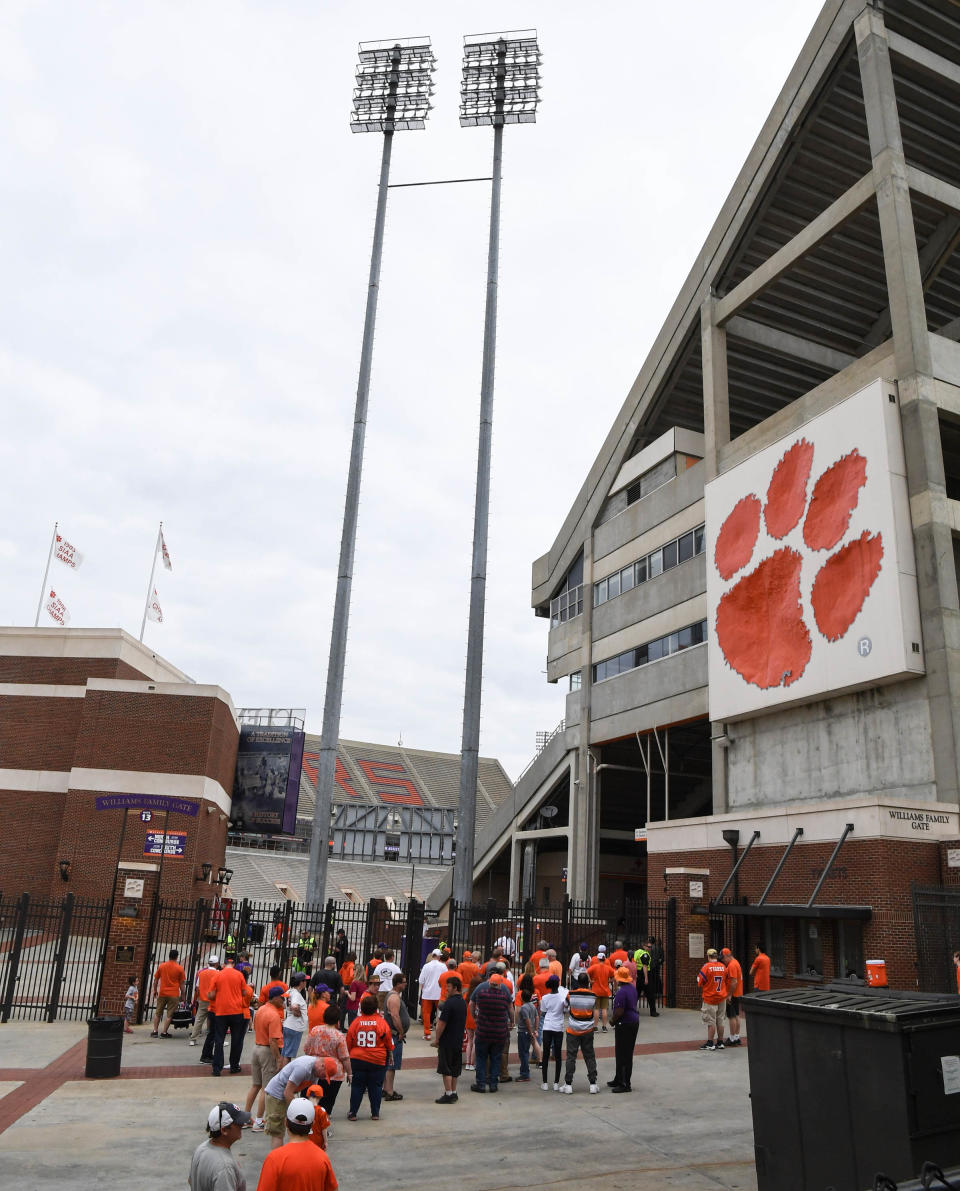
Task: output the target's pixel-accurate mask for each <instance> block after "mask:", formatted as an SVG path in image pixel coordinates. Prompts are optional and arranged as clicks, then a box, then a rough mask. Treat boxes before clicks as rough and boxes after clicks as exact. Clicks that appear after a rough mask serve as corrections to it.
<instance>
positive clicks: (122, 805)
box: [97, 794, 200, 818]
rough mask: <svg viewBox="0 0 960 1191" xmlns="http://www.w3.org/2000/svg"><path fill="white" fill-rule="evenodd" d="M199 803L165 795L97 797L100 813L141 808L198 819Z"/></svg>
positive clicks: (112, 795) (107, 795) (103, 795)
mask: <svg viewBox="0 0 960 1191" xmlns="http://www.w3.org/2000/svg"><path fill="white" fill-rule="evenodd" d="M199 806H200V803H199V802H194V801H193V799H190V798H168V797H166V795H163V794H101V795H98V796H97V810H98V811H119V810H126V809H127V808H128V807H139V808H140V809H141V810H147V811H171V812H172V813H173V814H175V815H192V816H193V817H194V818H196V814H197V810H198V808H199Z"/></svg>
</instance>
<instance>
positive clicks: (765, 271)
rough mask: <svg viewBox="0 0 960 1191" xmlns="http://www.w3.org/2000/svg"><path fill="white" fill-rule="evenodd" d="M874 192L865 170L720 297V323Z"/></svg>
mask: <svg viewBox="0 0 960 1191" xmlns="http://www.w3.org/2000/svg"><path fill="white" fill-rule="evenodd" d="M874 192H875V183H874V179H873V175H872V174H865V175H864V176H863V177H862V178H861V179H860V180H859V182H854V184H853V185H852V186H851V187H850V189H849V190H847V191H845V192H844V193H843V194H841V195H840V197H839V198H838V199H837V200H836V201H835V202H833V203H831V204H830V206H829V207H827V209H826V210H825V211H821V213H820V214H819V215H818V216H817V217H816V219H814V220H813V221H812V223H808V224H807V226H806V227H805V228H804V229H803V231H801V232H798V233H797V234H796V235H795V236H794V237H793V239H792V240H790V241H789V242H788V243H786V244H784V246H783V247H782V248H780V249H778V250H777V251H776V252H775V253H774V254H773V256H771V257H769V258H768V259H767V260H765V261H764V262H763V264H762V265H760V266H759V267H758V268H756V269H754V271H753V272H752V273H751V274H750V276H749V277H745V278H744V279H743V281H741V282H740V284H739V285H738V286H736V288H735V289H732V290H731V291H730V293H729V294H727V295H726V296H725V297H723V298H719V299H718V300H717V304H716V311H715V317H716V321H717V323H718V324H719V325H720V326H723V324H724V323H726V322H727V321H728V320H729V319H730V318H732V317H733V315H734V314H736V312H737V311H738V310H739V309H740V308H741V307H743V306H746V305H747V303H748V302H752V301H753V299H754V298H755V297H757V295H758V294H760V293H762V292H763V290H765V289H766V288H767V286H769V285H772V284H773V283H774V282H775V281H776V280H777V279H778V278H780V277H782V276H783V274H784V273H786V272H787V270H788V269H791V268H792V267H793V266H794V265H795V264H796V263H797V262H798V261H800V260H802V259H803V258H804V257H805V256H806V255H807V254H808V253H810V252H812V251H813V250H814V248H816V247H817V245H818V244H820V243H822V242H823V241H824V240H825V239H826V238H827V237H828V236H830V235H832V234H833V233H834V232H835V231H836V230H837V228H838V227H841V226H842V225H843V224H844V223H846V222H847V220H848V219H850V218H851V217H852V216H854V215H856V214H857V212H858V211H860V210H861V209H862V208H863V207H865V206H866V205H867V203H869V202H871V201H872V200H873V197H874Z"/></svg>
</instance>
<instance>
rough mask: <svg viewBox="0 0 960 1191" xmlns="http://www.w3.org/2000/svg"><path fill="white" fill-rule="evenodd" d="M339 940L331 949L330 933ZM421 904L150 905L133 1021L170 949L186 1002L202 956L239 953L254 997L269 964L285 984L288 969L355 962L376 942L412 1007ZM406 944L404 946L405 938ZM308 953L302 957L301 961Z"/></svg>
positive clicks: (147, 1002)
mask: <svg viewBox="0 0 960 1191" xmlns="http://www.w3.org/2000/svg"><path fill="white" fill-rule="evenodd" d="M341 930H342V931H343V933H344V937H343V939H342V940H340V946H339V947H338V932H339V931H341ZM422 935H423V903H422V902H419V901H411V902H388V901H385V900H377V899H374V900H372V901H370V902H367V903H363V904H356V903H354V902H349V901H334V900H333V899H332V898H331V899H330V900H329V901H327V902H313V903H307V902H290V901H288V902H283V903H277V902H272V901H271V902H254V901H248V900H246V899H244V900H243V901H236V900H232V901H231V900H230V899H227V898H224V899H217V900H215V901H213V902H205V901H203V900H198V901H196V902H164V901H158V902H157V903H156V906H155V908H154V912H153V917H152V919H151V922H150V930H149V936H148V939H147V947H146V952H145V958H144V964H143V973H142V979H141V981H140V989H141V994H140V1005H141V1009H140V1013H141V1020H148V1019H149V1018H150V1017H151V1016H152V1014H153V1012H154V1008H155V1005H156V998H155V996H154V991H153V976H154V973H155V972H156V970H157V965H158V964H160V963H162V962H163V960H165V959H167V958H168V956H169V954H170V952H171V951H172V950H175V951H176V952H177V958H178V961H179V963H180V964H181V965H182V966H183V969H184V971H185V972H186V976H187V982H186V990H187V1001H188V1002H189V1001H190V1000H191V999H192V996H193V989H194V987H195V983H196V976H197V973H198V972H199V971H200V969H201V968H202V967H204V965H205V964H206V963H207V960H208V958H209V956H211V955H213V954H217V955H219V956H220V957H221V959H222V958H223V956H224V954H225V953H226V952H228V951H229V952H231V953H240V952H247V953H248V954H249V957H250V964H251V966H252V968H253V974H252V976H251V984H252V986H253V989H254V992H258V991H259V990H260V989H261V988H263V986H264V985H266V984H268V983H269V977H270V970H271V968H272V967H277V968H279V969H280V975H281V978H283V979H287V978H288V974H289V972H290V971H291V970H292V968H293V967H294V965H295V964H296V965H299V966H302V967H304V968H305V969H308V970H309V971H310V972H316V971H317V970H318V969H319V968H320V967H321V966H322V964H323V961H324V958H325V957H326V956H328V955H333V956H334V957H335V958H336V959H337V967H339V966H340V962H341V956H342V955H343V954H345V953H346V954H350V953H353V954H355V955H356V956H357V962H358V963H360V964H361V965H362V964H363V963H364V962H365V961H366V960H367V959H368V958H369V957H370V955H371V954H372V952H373V948H374V947H375V946H376V945H377V943H378V942H384V943H386V944H387V946H388V947H392V948H393V949H394V950H395V951H396V952H397V954H398V956H400V957H401V959H400V966H401V968H402V970H403V972H404V973H405V975H406V976H407V982H408V985H407V987H408V993H407V996H408V1000H409V1001H410V1003H411V1004H412V1005H416V996H417V987H416V979H417V976H418V975H419V974H420V941H421V937H422ZM408 939H409V940H410V941H411V943H412V945H411V946H407V940H408ZM307 955H309V957H310V958H309V959H307V958H306V957H307Z"/></svg>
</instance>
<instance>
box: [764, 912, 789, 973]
mask: <svg viewBox="0 0 960 1191" xmlns="http://www.w3.org/2000/svg"><path fill="white" fill-rule="evenodd" d="M765 935H766V952H767V955H769V956H770V975H771V976H784V975H786V971H787V943H786V937H785V932H784V929H783V919H782V918H768V919H767V921H766V930H765Z"/></svg>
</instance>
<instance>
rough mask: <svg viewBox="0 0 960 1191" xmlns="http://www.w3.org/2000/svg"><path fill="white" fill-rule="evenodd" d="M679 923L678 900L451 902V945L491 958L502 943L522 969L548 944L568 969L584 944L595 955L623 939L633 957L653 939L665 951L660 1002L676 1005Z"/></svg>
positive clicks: (659, 994)
mask: <svg viewBox="0 0 960 1191" xmlns="http://www.w3.org/2000/svg"><path fill="white" fill-rule="evenodd" d="M676 922H677V904H676V899H675V898H669V899H668V900H667V901H663V902H641V901H635V902H630V903H628V904H627V906H626V907H624V905H623V904H622V903H619V902H618V903H616V904H611V905H590V904H589V903H587V902H576V901H571V899H570V898H568V897H566V898H564V899H563V901H562V902H556V903H551V904H547V905H535V904H534V902H533V901H532V900H528V901H526V902H523V903H521V904H520V905H516V906H503V905H498V904H497V903H496V902H494V901H488V902H486V903H485V904H483V905H471V906H468V905H460V904H459V903H457V902H455V901H454V902H451V903H450V931H449V934H450V946H451V947H452V949H453V951H454V953H455V954H457V955H459V954H461V953H462V952H463V950H464V949H466V948H469V950H471V951H473V952H479V953H481V954H482V955H484V956H488V955H489V954H490V952H491V951H492V950H493V948H494V947H495V946H496V945H497V944H498V943H499V944H501V945H502V946H503V947H504V950H505V951H506V953H507V954H508V955H510V954H512V955H513V956H514V962H515V963H519V964H520V965H521V966H522V965H523V964H524V963H525V962H526V960H527V957H528V956H529V955H532V954H533V952H534V951H535V950H536V948H537V944H538V943H539V942H540V941H545V942H548V943H549V944H550V945H551V946H552V947H553V948H554V949H555V950H556V952H557V957H558V959H559V960H560V962H561V963H562V964H563V966H564V968H566V966H567V964H568V963H569V961H570V958H571V956H572V955H573V953H574V951H576V950H577V949H578V947H579V946H580V944H581V943H585V944H586V945H587V948H588V950H589V951H590V953H591V954H595V953H596V949H597V947H598V946H599V945H600V944H601V943H604V944H606V945H607V946H608V947H610V946H611V945H612V944H613V943H614V942H616V941H617V940H619V941H620V942H622V943H623V945H624V947H625V948H626V949H627V950H628V951H629V952H631V953H632V952H633V951H635V950H636V949H637V947H639V946H640V944H641V943H644V942H646V939H647V936H648V935H652V936H653V937H654V938H655V939H656V940H657V942H658V944H659V946H660V949H661V951H662V967H661V971H660V973H659V976H660V980H659V990H658V1002H659V1003H660V1004H661V1005H664V1004H665V1005H667V1006H670V1007H673V1006H674V1005H675V1004H676V990H677V981H676Z"/></svg>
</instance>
